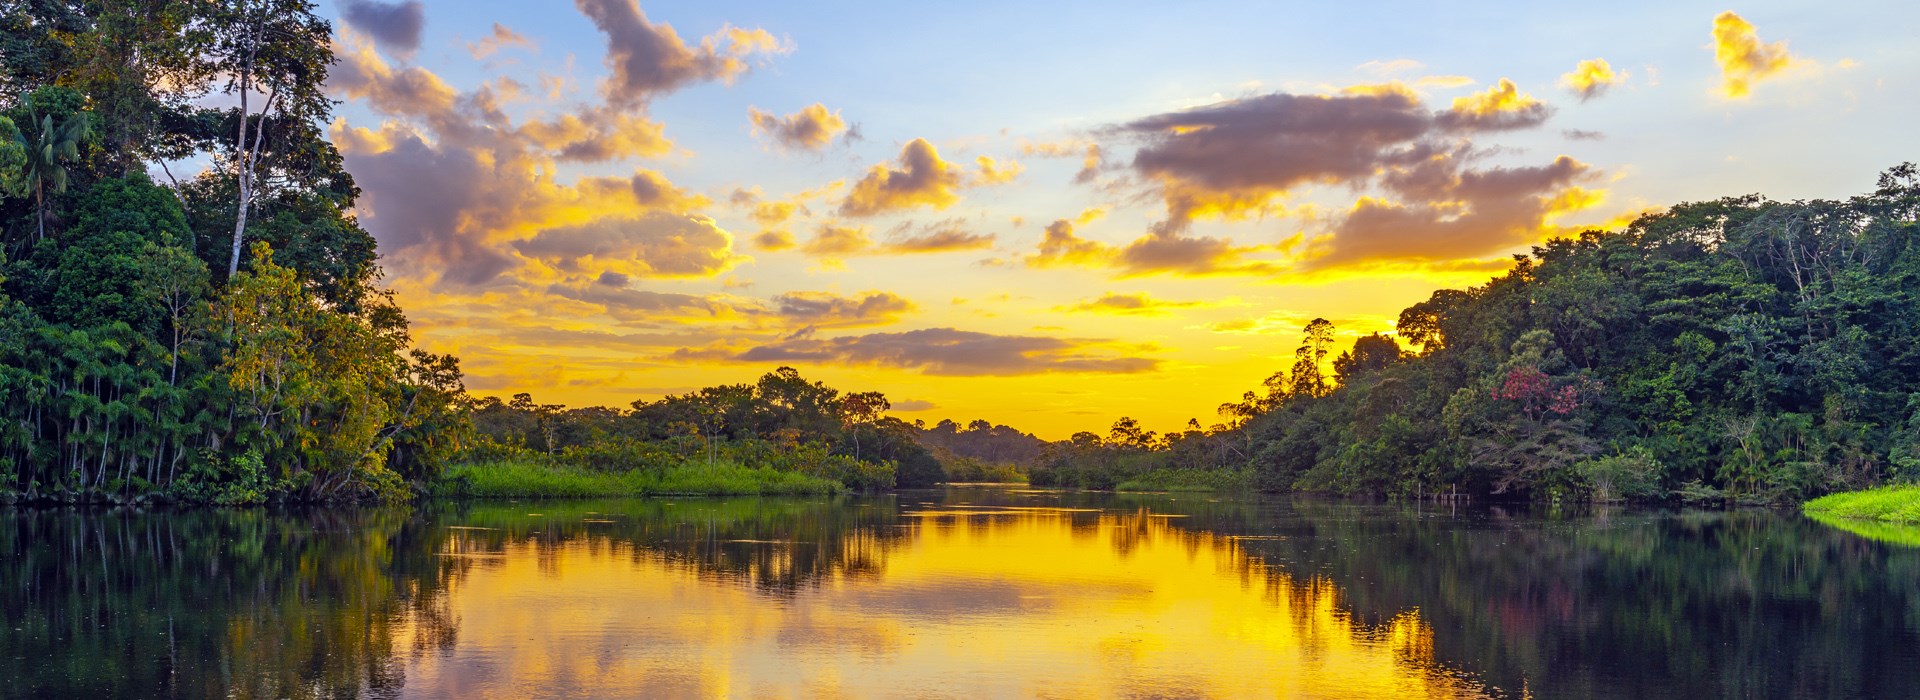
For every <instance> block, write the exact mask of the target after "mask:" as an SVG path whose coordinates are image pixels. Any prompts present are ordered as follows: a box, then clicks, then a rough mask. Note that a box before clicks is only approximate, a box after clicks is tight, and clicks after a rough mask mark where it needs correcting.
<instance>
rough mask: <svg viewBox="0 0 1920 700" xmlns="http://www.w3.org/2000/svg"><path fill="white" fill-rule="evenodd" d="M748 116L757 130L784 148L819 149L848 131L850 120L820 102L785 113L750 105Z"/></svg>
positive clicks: (755, 131)
mask: <svg viewBox="0 0 1920 700" xmlns="http://www.w3.org/2000/svg"><path fill="white" fill-rule="evenodd" d="M747 117H748V119H750V120H752V121H753V131H754V133H755V134H759V135H762V136H765V137H767V138H769V139H772V140H773V143H774V144H776V145H779V146H780V147H782V148H795V149H802V150H808V151H818V150H820V149H822V148H826V147H827V146H828V145H830V144H832V143H833V140H834V138H836V137H838V136H840V135H841V134H844V133H846V131H847V122H846V120H845V119H841V118H840V113H839V112H829V111H827V106H826V105H823V104H820V103H818V102H815V103H813V104H810V105H807V106H806V107H804V108H802V109H801V110H800V111H798V112H794V113H793V114H789V115H787V116H784V117H782V116H780V115H777V114H774V113H772V112H762V111H760V110H759V109H756V108H753V107H748V108H747Z"/></svg>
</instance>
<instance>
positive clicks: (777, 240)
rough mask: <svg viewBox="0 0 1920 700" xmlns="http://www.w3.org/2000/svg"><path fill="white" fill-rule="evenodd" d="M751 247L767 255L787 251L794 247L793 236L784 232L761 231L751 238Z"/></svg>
mask: <svg viewBox="0 0 1920 700" xmlns="http://www.w3.org/2000/svg"><path fill="white" fill-rule="evenodd" d="M753 245H754V247H756V248H759V249H761V250H764V251H767V252H769V253H772V252H779V251H782V250H789V249H791V248H793V246H794V245H795V243H794V241H793V234H791V233H787V232H786V231H761V232H759V233H757V234H754V236H753Z"/></svg>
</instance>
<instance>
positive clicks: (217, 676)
mask: <svg viewBox="0 0 1920 700" xmlns="http://www.w3.org/2000/svg"><path fill="white" fill-rule="evenodd" d="M1022 527H1024V528H1029V529H1031V528H1034V527H1040V528H1042V529H1043V530H1045V531H1050V532H1055V533H1059V534H1060V535H1062V536H1064V537H1065V538H1067V540H1070V541H1072V542H1075V543H1084V544H1090V545H1096V546H1099V547H1102V548H1106V549H1108V550H1110V552H1111V554H1110V556H1111V557H1113V558H1114V560H1115V561H1125V560H1126V559H1128V558H1129V557H1134V556H1136V555H1137V554H1138V553H1139V552H1142V551H1147V550H1150V549H1152V548H1156V547H1157V548H1160V551H1165V548H1166V547H1168V546H1169V545H1172V546H1175V547H1179V548H1183V549H1184V550H1185V551H1186V552H1187V553H1188V554H1187V556H1188V558H1189V559H1191V558H1193V555H1194V554H1196V553H1199V552H1202V551H1205V552H1210V553H1211V554H1212V555H1213V556H1212V557H1210V560H1213V561H1219V562H1224V563H1222V564H1221V566H1222V567H1223V568H1222V570H1221V571H1219V572H1218V574H1217V576H1218V577H1219V579H1221V580H1224V581H1237V585H1238V586H1239V587H1241V588H1243V589H1259V590H1261V591H1262V592H1263V594H1264V595H1265V596H1266V598H1267V600H1269V601H1271V604H1272V605H1273V606H1275V607H1276V608H1283V609H1285V610H1286V611H1287V612H1288V614H1290V615H1291V616H1293V625H1294V627H1295V628H1296V630H1308V631H1312V632H1313V633H1314V634H1324V633H1327V631H1328V630H1334V631H1337V632H1338V633H1339V634H1343V635H1351V636H1353V637H1354V638H1355V639H1357V640H1359V641H1363V642H1365V643H1367V644H1371V645H1375V646H1379V647H1382V648H1389V649H1392V650H1393V652H1394V653H1395V654H1397V655H1399V656H1400V657H1401V658H1402V659H1403V661H1404V662H1405V663H1406V664H1409V665H1411V666H1413V667H1417V668H1425V669H1428V672H1430V673H1454V672H1464V673H1466V674H1469V675H1471V676H1472V677H1473V678H1474V679H1476V681H1477V683H1478V684H1483V685H1485V686H1487V687H1488V690H1491V691H1494V692H1504V693H1510V694H1514V695H1519V694H1522V693H1532V694H1534V695H1537V696H1540V697H1561V696H1637V697H1654V698H1657V697H1688V696H1702V695H1743V696H1744V695H1764V696H1786V695H1806V696H1837V695H1838V696H1870V697H1874V696H1887V695H1890V694H1900V693H1902V692H1904V691H1905V689H1909V688H1912V687H1920V551H1916V550H1913V549H1909V548H1902V547H1895V546H1890V545H1886V544H1881V543H1875V542H1871V541H1868V540H1865V539H1862V538H1858V537H1855V536H1853V535H1850V534H1847V533H1844V532H1840V531H1836V530H1832V529H1829V528H1825V527H1822V526H1820V525H1818V524H1816V523H1812V522H1809V521H1806V520H1804V519H1801V518H1798V517H1795V516H1793V515H1789V514H1782V513H1775V512H1768V511H1741V512H1732V513H1717V512H1716V513H1698V512H1695V513H1677V514H1676V513H1623V512H1618V511H1599V512H1579V513H1573V512H1559V513H1556V512H1548V513H1544V514H1528V513H1523V512H1518V511H1513V512H1509V511H1503V510H1500V509H1497V508H1484V509H1479V510H1472V511H1467V512H1456V511H1452V510H1442V511H1435V510H1431V509H1428V508H1422V507H1417V506H1378V505H1354V504H1333V503H1316V502H1311V501H1257V500H1236V499H1225V498H1211V497H1205V496H1184V495H1183V496H1165V495H1115V494H1089V493H1065V492H1041V493H1021V492H1014V491H1009V490H992V489H981V490H951V491H947V492H910V493H906V494H903V495H898V496H888V497H881V498H868V499H859V498H841V499H772V498H765V499H762V498H753V499H718V500H713V499H685V500H681V501H669V500H626V501H605V502H595V501H582V502H559V503H556V502H540V503H506V504H497V503H496V504H469V505H451V506H449V505H440V506H427V507H422V508H421V509H419V510H413V511H407V510H285V511H265V510H252V511H195V512H142V511H135V510H112V511H102V510H71V509H69V510H16V511H9V512H5V513H3V514H0V610H4V612H5V620H6V622H7V624H6V625H5V626H4V627H0V677H4V678H6V679H8V681H9V683H8V685H7V686H6V687H7V690H8V692H9V694H11V693H14V692H18V693H20V694H22V695H26V696H94V697H97V696H121V695H159V696H171V697H205V696H212V695H228V696H232V697H242V698H247V697H333V696H348V695H358V694H373V695H390V694H397V693H399V692H402V691H403V690H404V688H405V686H404V684H405V681H406V678H405V673H404V671H403V670H404V669H406V668H408V661H409V659H412V658H419V657H420V656H421V655H428V654H438V653H444V652H447V651H449V650H452V649H454V648H455V647H456V646H458V645H459V643H460V642H461V637H460V631H459V630H460V620H459V619H457V615H456V614H455V613H454V612H453V611H454V610H455V609H457V606H455V605H453V600H454V599H455V598H456V597H458V596H459V595H460V592H461V588H462V586H463V585H464V584H465V583H466V582H467V580H468V579H469V578H470V577H473V576H475V575H476V574H479V573H482V572H485V571H486V570H488V569H489V568H490V567H499V566H504V565H505V563H506V562H507V561H508V558H509V557H526V556H531V557H535V558H537V561H538V562H539V565H540V569H539V574H538V576H541V577H553V578H555V579H558V578H561V577H564V576H565V575H566V572H565V571H564V570H563V567H564V566H566V562H567V561H569V557H568V556H562V555H563V554H569V553H577V552H582V551H584V552H587V553H589V554H591V555H592V556H593V557H596V558H616V559H617V558H625V559H628V560H631V561H632V562H633V564H634V566H636V567H666V568H668V569H671V570H677V571H682V572H686V573H688V574H691V575H692V576H694V577H696V579H697V580H701V581H706V582H708V583H710V584H713V585H718V586H726V587H740V588H744V589H747V590H751V591H754V592H755V594H756V595H760V596H765V597H767V598H770V599H773V600H775V601H792V600H795V599H797V598H799V597H801V596H803V595H806V594H808V592H809V591H812V590H815V589H818V588H820V587H823V586H828V585H833V584H838V583H849V584H852V586H853V587H855V588H860V587H873V588H877V587H879V586H880V584H882V583H884V581H885V580H886V579H887V577H888V566H889V560H890V558H893V557H895V556H897V555H898V554H899V552H900V551H901V549H902V548H904V547H909V546H924V545H926V543H927V542H929V541H931V540H929V538H936V539H937V538H939V537H945V536H949V535H951V536H963V537H991V536H995V533H1006V532H1013V531H1014V530H1017V529H1018V528H1022ZM1054 528H1057V529H1054ZM943 533H944V534H943ZM916 542H918V543H920V544H918V545H916ZM1075 546H1082V545H1075ZM575 561H577V559H575ZM1035 565H1036V563H1035V562H1026V563H1025V564H1024V566H1028V567H1033V566H1035ZM1037 565H1039V566H1041V567H1044V565H1045V562H1039V563H1037ZM983 568H984V569H986V570H988V571H991V570H992V566H991V563H985V564H983ZM1229 585H1233V584H1229ZM1016 592H1017V591H1013V590H1012V589H1008V590H1007V591H1005V592H1004V593H1005V594H1006V596H1010V597H1006V596H1003V597H1004V598H1005V600H1002V598H996V597H994V595H999V594H1000V593H998V592H991V591H989V592H988V593H994V595H987V596H986V597H982V598H980V599H979V600H976V601H971V602H968V601H959V600H955V601H949V602H951V603H953V604H955V605H956V606H958V607H954V606H947V607H948V608H950V609H951V610H953V611H956V612H955V613H954V614H971V613H966V612H965V611H967V610H972V609H973V608H975V607H979V606H982V605H988V606H991V605H1002V604H1006V605H1018V604H1020V602H1021V598H1020V596H1018V595H1014V593H1016ZM934 595H976V596H979V595H983V592H982V591H971V592H969V591H960V590H956V591H954V592H951V593H935V594H934ZM995 601H1001V602H999V603H996V602H995ZM1007 601H1011V602H1007ZM901 602H902V603H905V604H908V605H909V606H911V605H921V604H926V603H928V602H929V601H923V600H920V599H918V598H912V599H904V598H903V599H901ZM934 602H937V601H934ZM963 603H964V604H963ZM969 606H972V607H969ZM936 607H938V606H936ZM1328 620H1339V621H1341V622H1339V623H1338V624H1334V625H1332V626H1331V627H1329V623H1328V622H1327V621H1328ZM848 634H851V632H848ZM1301 635H1302V638H1312V635H1310V634H1306V633H1301ZM875 648H876V649H878V648H881V647H875ZM876 653H878V652H876Z"/></svg>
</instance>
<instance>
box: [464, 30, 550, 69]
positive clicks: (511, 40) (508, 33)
mask: <svg viewBox="0 0 1920 700" xmlns="http://www.w3.org/2000/svg"><path fill="white" fill-rule="evenodd" d="M510 46H518V47H520V48H523V49H526V50H528V51H533V50H535V49H537V48H538V47H536V46H535V45H534V43H533V40H532V39H528V38H527V37H525V36H523V35H521V34H520V33H519V32H516V31H513V30H512V29H508V28H507V26H506V25H504V24H501V23H499V22H494V23H493V31H492V32H491V33H489V34H487V35H486V36H484V37H481V38H480V40H479V41H474V42H470V43H468V44H467V53H469V54H472V55H473V60H476V61H478V60H480V59H483V58H486V57H488V56H492V55H493V54H495V53H498V52H499V51H501V50H503V49H506V48H507V47H510Z"/></svg>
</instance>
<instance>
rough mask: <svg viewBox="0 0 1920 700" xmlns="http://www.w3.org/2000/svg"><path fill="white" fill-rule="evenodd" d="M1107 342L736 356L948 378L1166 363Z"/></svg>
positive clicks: (768, 348)
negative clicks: (1110, 348) (1124, 352)
mask: <svg viewBox="0 0 1920 700" xmlns="http://www.w3.org/2000/svg"><path fill="white" fill-rule="evenodd" d="M1106 342H1107V341H1101V340H1079V339H1069V338H1050V337H1043V336H1015V335H994V334H990V333H979V332H974V331H962V330H955V329H952V328H929V329H924V330H917V331H906V332H903V333H871V334H867V335H857V336H848V337H842V338H830V339H817V338H812V337H798V338H793V339H789V340H785V341H781V342H779V343H774V344H769V345H762V346H758V347H754V348H751V349H749V350H747V351H745V352H741V353H738V354H736V355H733V356H732V359H734V360H736V361H741V362H768V363H773V362H832V363H839V364H847V365H863V366H879V367H889V368H894V369H907V370H918V371H920V372H922V373H924V374H931V375H943V376H962V377H979V376H1022V375H1032V374H1045V373H1052V372H1070V373H1106V374H1131V373H1139V372H1150V371H1153V370H1155V369H1157V368H1158V367H1159V364H1160V361H1159V360H1155V359H1150V358H1143V357H1121V356H1115V355H1113V354H1110V353H1106V352H1100V351H1099V346H1100V345H1102V344H1105V343H1106Z"/></svg>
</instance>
